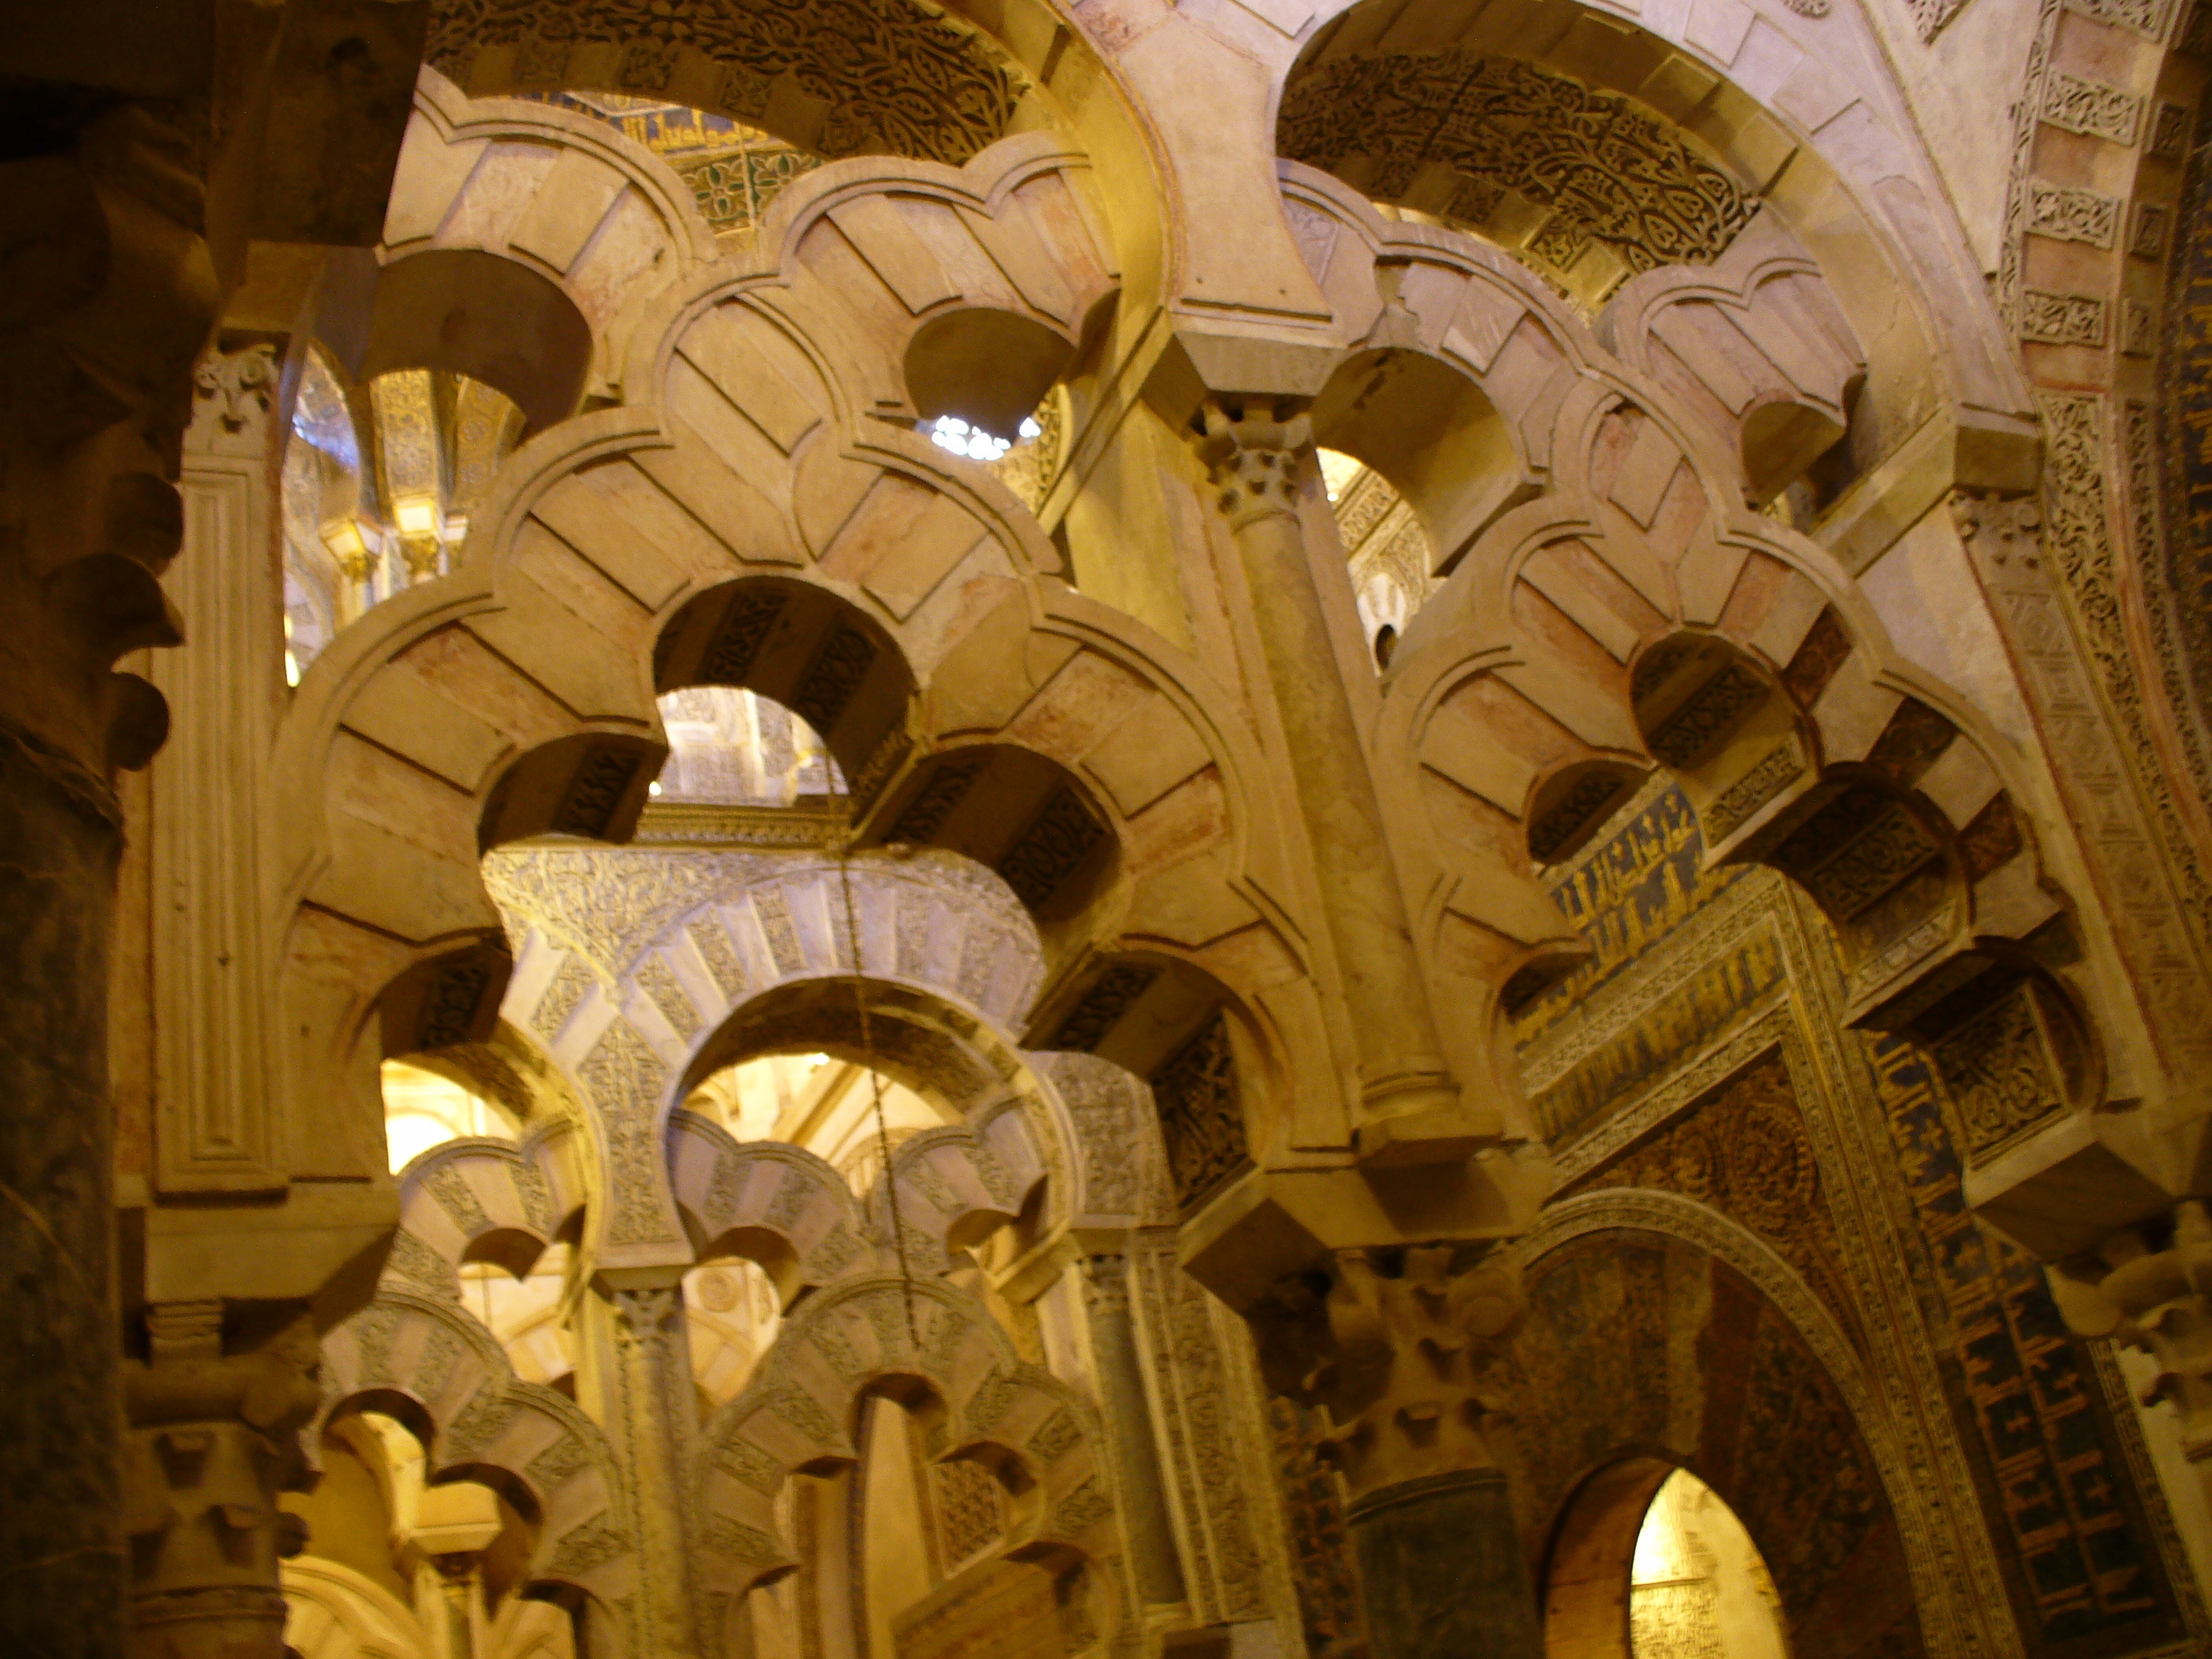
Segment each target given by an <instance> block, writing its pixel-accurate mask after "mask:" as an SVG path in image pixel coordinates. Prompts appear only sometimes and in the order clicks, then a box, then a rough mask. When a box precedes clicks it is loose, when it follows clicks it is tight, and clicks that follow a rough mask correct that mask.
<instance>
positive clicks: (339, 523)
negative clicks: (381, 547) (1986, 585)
mask: <svg viewBox="0 0 2212 1659" xmlns="http://www.w3.org/2000/svg"><path fill="white" fill-rule="evenodd" d="M322 538H323V545H324V546H325V547H327V548H328V549H330V550H331V557H332V558H334V559H336V560H337V562H338V568H339V569H341V570H343V571H344V572H345V574H346V580H348V581H355V582H365V581H367V580H368V579H369V575H370V574H371V573H372V572H373V571H374V569H375V568H376V553H375V552H374V550H372V549H371V548H370V546H369V544H368V537H367V536H365V535H364V534H362V528H361V526H360V524H359V523H358V522H357V521H356V520H353V519H332V520H331V521H330V522H329V523H327V524H325V526H323V528H322Z"/></svg>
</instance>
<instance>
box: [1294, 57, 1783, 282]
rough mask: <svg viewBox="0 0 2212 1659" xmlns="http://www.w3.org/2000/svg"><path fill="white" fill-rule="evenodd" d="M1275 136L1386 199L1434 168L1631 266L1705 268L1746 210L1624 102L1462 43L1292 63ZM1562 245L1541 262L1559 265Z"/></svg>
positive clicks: (1677, 143)
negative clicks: (1444, 48) (1303, 65)
mask: <svg viewBox="0 0 2212 1659" xmlns="http://www.w3.org/2000/svg"><path fill="white" fill-rule="evenodd" d="M1276 143H1277V146H1278V147H1279V149H1280V150H1281V152H1282V153H1283V154H1284V155H1287V156H1290V157H1291V158H1292V159H1293V160H1295V161H1304V162H1305V163H1307V164H1308V165H1309V166H1312V167H1322V168H1324V169H1326V170H1327V171H1328V172H1331V173H1339V174H1341V175H1343V176H1345V177H1346V178H1356V179H1358V180H1359V181H1361V182H1362V184H1363V187H1364V188H1365V189H1367V190H1368V191H1370V192H1371V193H1372V194H1374V195H1376V196H1379V197H1383V198H1385V199H1391V198H1395V197H1400V196H1401V195H1403V194H1404V192H1405V191H1407V188H1408V187H1409V186H1410V185H1412V184H1413V179H1414V176H1415V175H1416V174H1417V173H1419V172H1420V170H1421V169H1422V168H1423V167H1426V166H1427V165H1428V164H1430V163H1431V162H1432V161H1442V162H1444V163H1446V164H1447V165H1449V166H1450V167H1453V168H1455V170H1457V171H1458V172H1459V173H1461V174H1462V175H1463V176H1464V177H1465V178H1467V179H1469V180H1470V181H1474V182H1477V183H1480V184H1481V185H1487V186H1489V187H1491V188H1492V189H1494V190H1497V191H1512V192H1513V193H1514V194H1516V196H1519V197H1522V199H1523V200H1525V201H1527V202H1528V203H1531V204H1535V205H1538V206H1541V207H1545V208H1549V209H1550V210H1552V212H1553V221H1552V223H1553V225H1555V226H1556V227H1558V230H1557V231H1555V232H1554V233H1553V234H1554V236H1555V237H1556V236H1558V235H1559V234H1565V233H1566V232H1568V231H1569V230H1570V229H1571V232H1572V233H1573V234H1577V235H1580V236H1582V237H1585V238H1588V239H1589V240H1595V241H1598V242H1601V243H1603V244H1604V245H1605V246H1607V248H1609V249H1611V250H1612V251H1613V253H1614V254H1615V255H1616V256H1618V257H1619V258H1620V261H1621V263H1622V264H1624V265H1626V267H1627V269H1628V270H1629V271H1631V272H1632V273H1633V272H1637V271H1643V270H1651V269H1653V268H1654V267H1656V266H1658V265H1663V264H1684V263H1688V264H1710V263H1711V262H1712V261H1713V260H1715V259H1717V258H1719V257H1720V256H1721V254H1722V253H1723V252H1725V251H1726V249H1727V247H1728V245H1729V242H1730V240H1733V239H1734V237H1735V234H1736V232H1738V231H1739V230H1741V229H1742V228H1743V227H1744V226H1745V225H1746V224H1747V223H1748V222H1750V219H1751V216H1752V212H1753V206H1754V204H1753V200H1752V198H1751V197H1750V196H1749V194H1748V193H1747V191H1745V189H1744V188H1743V186H1742V185H1740V184H1739V183H1737V182H1736V180H1735V179H1733V178H1731V177H1730V176H1729V174H1728V173H1725V172H1724V171H1723V170H1722V169H1721V168H1720V167H1717V166H1715V165H1714V164H1713V163H1712V162H1711V161H1706V160H1705V158H1704V157H1703V156H1701V155H1699V154H1697V153H1696V152H1695V151H1694V150H1692V149H1690V147H1689V146H1688V145H1687V144H1686V143H1684V142H1683V140H1682V139H1681V138H1680V137H1679V136H1678V135H1677V134H1676V133H1674V132H1673V131H1670V130H1668V127H1666V126H1665V125H1663V124H1662V122H1661V121H1660V120H1659V119H1658V118H1657V117H1656V115H1653V114H1651V113H1650V112H1647V111H1645V110H1644V109H1641V108H1639V107H1638V106H1636V105H1634V104H1632V103H1631V102H1630V101H1629V100H1626V99H1625V98H1620V97H1616V96H1614V95H1613V94H1609V93H1602V92H1595V91H1592V90H1591V89H1590V88H1588V87H1584V86H1583V85H1581V84H1579V83H1578V82H1574V81H1571V80H1568V79H1567V78H1566V77H1565V76H1560V75H1554V74H1552V73H1550V72H1548V71H1547V70H1541V69H1538V68H1536V67H1535V66H1534V64H1525V63H1522V62H1519V61H1518V60H1516V59H1513V58H1483V57H1481V56H1480V55H1479V54H1476V53H1474V52H1466V51H1453V52H1430V53H1408V54H1402V55H1397V56H1391V57H1378V58H1337V59H1334V60H1331V61H1325V62H1323V63H1321V64H1316V65H1315V66H1313V67H1311V68H1310V69H1307V70H1303V71H1302V72H1301V73H1300V74H1298V75H1297V76H1295V77H1294V78H1293V79H1292V80H1291V83H1290V85H1289V87H1288V88H1285V93H1284V96H1283V112H1282V116H1281V118H1280V124H1279V128H1278V131H1277V137H1276ZM1491 199H1492V201H1494V200H1495V199H1496V198H1495V197H1492V198H1491ZM1485 216H1487V215H1485ZM1564 252H1565V249H1563V248H1562V249H1559V250H1557V251H1556V252H1554V253H1553V255H1552V256H1550V257H1552V258H1553V262H1554V263H1558V262H1559V255H1560V254H1561V253H1564Z"/></svg>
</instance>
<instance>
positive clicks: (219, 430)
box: [185, 344, 276, 455]
mask: <svg viewBox="0 0 2212 1659" xmlns="http://www.w3.org/2000/svg"><path fill="white" fill-rule="evenodd" d="M275 396H276V348H275V347H274V346H270V345H267V344H257V345H250V346H247V347H246V348H245V349H242V350H239V351H210V352H209V353H208V355H207V356H204V357H203V358H201V359H200V362H199V367H198V368H196V369H194V370H193V371H192V423H191V429H190V430H189V431H188V432H187V433H186V434H185V447H186V448H188V449H191V450H193V451H196V452H198V453H203V454H214V453H222V454H233V455H237V454H244V455H259V454H260V453H262V451H263V448H264V446H265V445H266V444H267V442H268V441H269V405H270V399H272V398H274V397H275Z"/></svg>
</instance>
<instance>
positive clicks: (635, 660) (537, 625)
mask: <svg viewBox="0 0 2212 1659" xmlns="http://www.w3.org/2000/svg"><path fill="white" fill-rule="evenodd" d="M544 540H545V541H547V542H550V541H551V540H552V538H550V536H546V537H545V538H544ZM553 545H554V547H555V548H556V549H557V553H555V554H553V555H550V557H558V558H560V559H562V561H563V562H566V563H567V564H568V565H570V566H572V567H574V570H575V571H577V572H586V571H588V569H589V568H588V567H586V566H585V565H584V563H583V561H581V560H580V559H578V558H576V557H575V556H574V555H573V554H570V553H568V550H567V549H566V548H565V547H562V546H560V544H557V543H555V544H553ZM545 562H546V559H545V558H541V559H540V560H538V561H537V564H538V568H540V569H543V568H544V564H545ZM555 580H559V577H558V575H557V574H556V577H555ZM588 580H590V581H592V582H595V583H597V584H598V591H597V592H592V590H591V589H590V588H587V587H583V583H582V581H581V580H578V579H577V578H576V577H575V576H574V575H572V576H571V579H570V580H568V581H566V582H563V583H562V594H561V597H560V598H557V599H556V597H555V595H554V593H553V592H549V591H548V586H547V584H546V583H545V582H544V581H542V580H540V579H539V577H538V574H537V572H536V571H533V570H531V569H528V568H525V567H524V566H523V565H522V564H520V563H517V564H515V565H513V566H510V567H509V568H508V569H507V571H506V573H505V574H504V575H503V576H502V578H501V583H500V599H501V605H500V607H499V609H497V610H496V611H485V612H483V613H481V614H479V615H477V616H474V617H470V618H469V619H468V623H467V624H466V625H467V627H468V629H469V631H470V632H471V633H472V634H475V635H477V636H478V637H479V638H481V639H482V640H483V642H484V643H485V644H486V645H488V646H489V647H491V648H492V649H493V650H494V651H496V652H498V653H500V654H501V656H503V657H505V658H507V659H508V660H509V661H511V662H513V663H514V664H516V665H518V666H519V667H520V668H521V669H522V670H523V671H525V672H526V673H528V674H530V675H531V676H532V678H534V679H535V680H536V682H537V684H539V685H541V686H543V687H544V689H545V690H546V691H548V692H549V693H550V694H551V695H552V696H556V697H557V698H559V699H560V701H561V702H562V704H564V705H565V706H566V707H567V708H568V709H569V710H570V711H572V713H573V714H575V715H576V716H578V717H580V718H582V719H586V720H593V719H603V718H607V717H610V716H611V717H613V718H615V719H618V720H619V719H624V718H628V719H629V720H635V722H637V723H638V724H639V725H640V726H643V727H645V728H647V729H651V726H652V724H653V717H652V715H651V714H649V713H648V712H647V711H649V710H650V708H652V703H651V701H650V699H649V697H648V696H647V690H646V687H645V685H644V684H643V683H642V682H643V678H644V676H643V673H642V672H641V667H640V659H641V658H642V657H644V656H645V655H647V648H646V647H645V641H644V640H643V638H642V635H643V632H644V626H643V624H644V617H643V613H641V611H638V610H637V609H636V607H635V605H634V604H633V602H632V601H630V600H629V599H628V598H627V597H626V596H623V595H622V594H620V592H619V591H618V590H617V589H615V588H614V587H613V586H612V585H611V584H610V583H608V582H607V581H606V580H605V578H603V577H600V576H599V575H597V574H596V573H591V574H589V576H588ZM580 588H582V596H580V595H579V589H580ZM577 597H581V598H582V603H583V604H585V605H587V606H588V607H589V611H590V612H592V613H596V615H595V617H589V618H588V619H587V616H586V615H580V614H579V612H578V611H577V610H576V609H574V608H571V605H569V604H568V603H564V601H565V600H568V599H572V598H577ZM617 618H619V619H620V620H619V621H618V622H617V620H616V619H617ZM594 620H599V621H601V622H602V623H604V624H605V625H604V626H603V627H598V628H595V627H594V626H593V621H594ZM609 638H612V639H614V640H617V641H622V642H623V644H624V646H625V647H626V650H625V651H624V652H623V653H613V652H609V651H607V650H606V649H605V648H604V645H603V643H602V642H603V641H605V640H607V639H609Z"/></svg>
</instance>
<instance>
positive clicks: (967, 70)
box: [425, 0, 1024, 166]
mask: <svg viewBox="0 0 2212 1659" xmlns="http://www.w3.org/2000/svg"><path fill="white" fill-rule="evenodd" d="M500 49H505V50H507V51H508V52H511V53H512V63H513V67H512V69H511V70H510V71H509V76H508V78H509V79H510V80H511V82H513V83H514V84H516V85H519V86H532V87H569V86H592V85H595V86H599V87H601V88H604V89H605V90H610V91H619V92H628V93H643V94H668V93H671V91H672V90H673V89H674V88H675V87H676V84H677V81H678V71H679V70H681V69H684V68H685V67H686V52H687V50H688V52H690V53H691V54H695V55H696V58H698V59H702V60H704V62H705V63H706V64H708V65H710V66H711V67H712V69H713V70H715V71H719V75H718V79H717V83H716V85H715V89H714V90H715V95H714V100H713V101H714V104H715V106H718V107H719V108H720V110H721V111H722V112H725V113H726V114H728V115H730V116H732V117H734V118H737V119H739V120H743V121H749V122H760V121H762V120H763V118H764V117H765V118H769V119H770V120H771V121H773V120H775V117H776V116H778V115H782V116H785V117H786V118H790V117H792V116H793V115H795V114H796V113H797V112H798V111H799V110H801V109H805V108H807V107H808V106H811V107H812V108H814V109H818V110H821V111H823V113H822V114H821V115H820V118H819V124H818V125H816V126H815V127H814V129H813V130H812V131H810V132H807V133H805V134H798V133H793V134H792V135H790V136H792V137H804V138H805V142H806V143H807V144H808V147H809V148H811V149H815V150H817V151H818V152H819V153H821V154H822V155H827V156H833V157H834V156H840V155H871V154H875V155H880V154H885V153H888V154H890V155H910V156H915V157H918V158H921V159H923V160H927V161H945V162H949V163H951V164H953V165H955V166H957V165H958V164H960V163H961V162H963V161H967V160H968V159H969V157H970V156H972V155H975V153H976V152H977V151H978V150H981V149H983V148H984V147H985V146H986V145H987V144H989V143H992V142H994V140H996V139H998V138H1000V137H1003V136H1004V135H1005V133H1006V127H1007V124H1008V123H1009V122H1010V121H1011V120H1012V118H1013V113H1014V106H1016V104H1018V102H1019V101H1020V100H1021V96H1022V94H1023V92H1024V83H1023V82H1021V81H1020V80H1019V79H1018V77H1017V76H1015V75H1014V74H1013V73H1012V71H1011V70H1009V69H1008V68H1007V67H1006V65H1005V64H1003V63H1001V62H1000V60H999V59H998V58H997V56H996V55H995V54H994V52H991V51H990V50H989V49H988V48H987V47H986V46H984V45H983V43H982V42H981V40H980V39H979V38H978V37H977V36H976V35H975V34H974V33H971V32H969V31H968V30H965V29H963V28H961V27H959V26H958V25H957V24H955V23H953V22H951V21H948V20H947V19H946V18H945V16H944V15H942V14H941V13H939V12H938V11H936V10H935V9H925V8H924V7H922V6H921V5H918V4H915V3H913V0H875V3H870V0H767V3H763V4H749V5H744V6H738V5H732V4H728V3H726V0H592V3H589V4H571V3H569V0H447V3H444V4H441V5H440V6H439V7H438V8H437V9H436V13H435V16H434V18H433V21H432V23H431V28H430V40H429V43H428V49H427V51H426V53H425V55H426V56H427V57H428V59H429V61H430V62H431V63H432V64H435V66H436V67H437V68H439V69H441V70H443V71H444V72H445V73H447V75H450V76H453V79H454V80H456V81H458V82H460V83H461V84H462V85H463V86H470V85H471V69H472V68H473V67H474V66H475V65H476V64H477V61H478V60H479V59H481V58H482V57H483V55H484V53H485V52H488V51H495V50H500ZM689 101H691V102H694V103H697V102H700V101H702V100H700V99H699V98H697V97H696V95H695V96H693V97H692V98H690V100H689Z"/></svg>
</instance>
